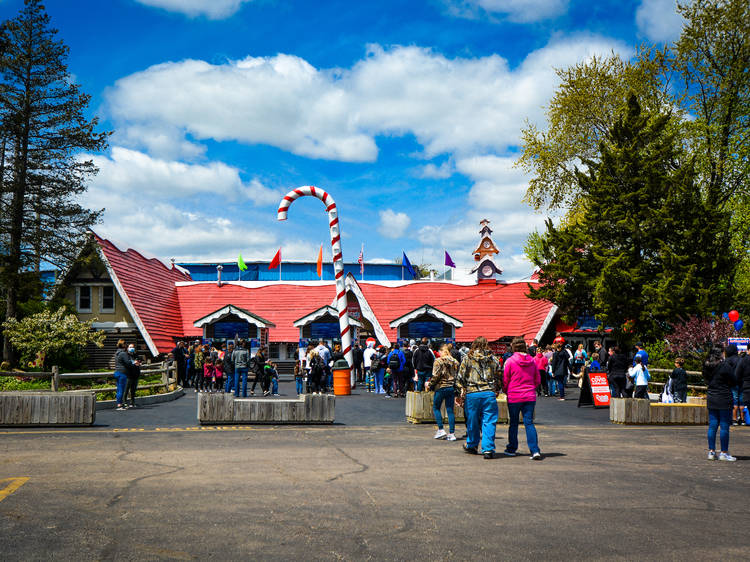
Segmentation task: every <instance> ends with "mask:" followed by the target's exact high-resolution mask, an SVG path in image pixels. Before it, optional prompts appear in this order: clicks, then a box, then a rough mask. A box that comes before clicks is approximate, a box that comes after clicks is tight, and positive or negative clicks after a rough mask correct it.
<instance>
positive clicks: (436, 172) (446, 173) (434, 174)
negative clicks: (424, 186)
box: [415, 160, 455, 180]
mask: <svg viewBox="0 0 750 562" xmlns="http://www.w3.org/2000/svg"><path fill="white" fill-rule="evenodd" d="M454 172H455V170H454V169H453V163H452V162H451V161H450V160H446V161H445V162H443V163H442V164H440V166H435V164H433V163H429V164H425V165H424V166H422V167H421V168H418V169H416V170H415V175H416V176H417V177H419V178H426V179H434V180H442V179H446V178H449V177H451V176H452V175H453V174H454Z"/></svg>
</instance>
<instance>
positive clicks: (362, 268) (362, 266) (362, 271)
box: [357, 244, 365, 275]
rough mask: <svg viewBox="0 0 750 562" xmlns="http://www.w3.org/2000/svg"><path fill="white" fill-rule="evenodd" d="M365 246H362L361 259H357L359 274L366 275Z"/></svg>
mask: <svg viewBox="0 0 750 562" xmlns="http://www.w3.org/2000/svg"><path fill="white" fill-rule="evenodd" d="M364 253H365V245H364V244H362V249H361V250H360V251H359V257H358V258H357V263H358V264H359V274H360V275H364V274H365V257H364Z"/></svg>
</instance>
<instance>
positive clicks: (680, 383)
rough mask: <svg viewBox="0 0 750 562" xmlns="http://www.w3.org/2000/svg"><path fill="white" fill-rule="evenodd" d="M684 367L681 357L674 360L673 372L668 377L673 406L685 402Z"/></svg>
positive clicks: (686, 389) (685, 376) (685, 378)
mask: <svg viewBox="0 0 750 562" xmlns="http://www.w3.org/2000/svg"><path fill="white" fill-rule="evenodd" d="M684 365H685V360H684V359H683V358H682V357H678V358H677V359H675V360H674V371H672V374H671V375H669V384H670V385H671V389H672V397H673V398H674V401H675V404H682V403H684V402H687V391H688V387H687V372H686V371H685V369H684V368H683V366H684Z"/></svg>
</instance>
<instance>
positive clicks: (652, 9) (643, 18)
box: [635, 0, 685, 43]
mask: <svg viewBox="0 0 750 562" xmlns="http://www.w3.org/2000/svg"><path fill="white" fill-rule="evenodd" d="M635 22H636V24H637V25H638V31H640V33H641V34H643V35H645V36H646V37H647V38H648V39H650V40H651V41H656V42H665V43H666V42H670V41H674V40H675V39H677V38H678V37H679V36H680V32H681V31H682V26H683V24H684V23H685V20H684V18H683V17H682V16H681V15H680V14H679V13H678V12H677V2H676V0H641V3H640V5H639V6H638V9H637V10H636V12H635Z"/></svg>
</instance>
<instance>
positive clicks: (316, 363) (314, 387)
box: [307, 349, 325, 394]
mask: <svg viewBox="0 0 750 562" xmlns="http://www.w3.org/2000/svg"><path fill="white" fill-rule="evenodd" d="M307 364H308V365H310V390H311V391H312V394H322V392H321V384H320V382H321V379H322V378H323V376H324V374H325V371H324V370H323V358H322V357H321V356H320V355H318V352H317V351H316V350H315V349H312V350H311V351H310V352H309V353H308V354H307Z"/></svg>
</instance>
